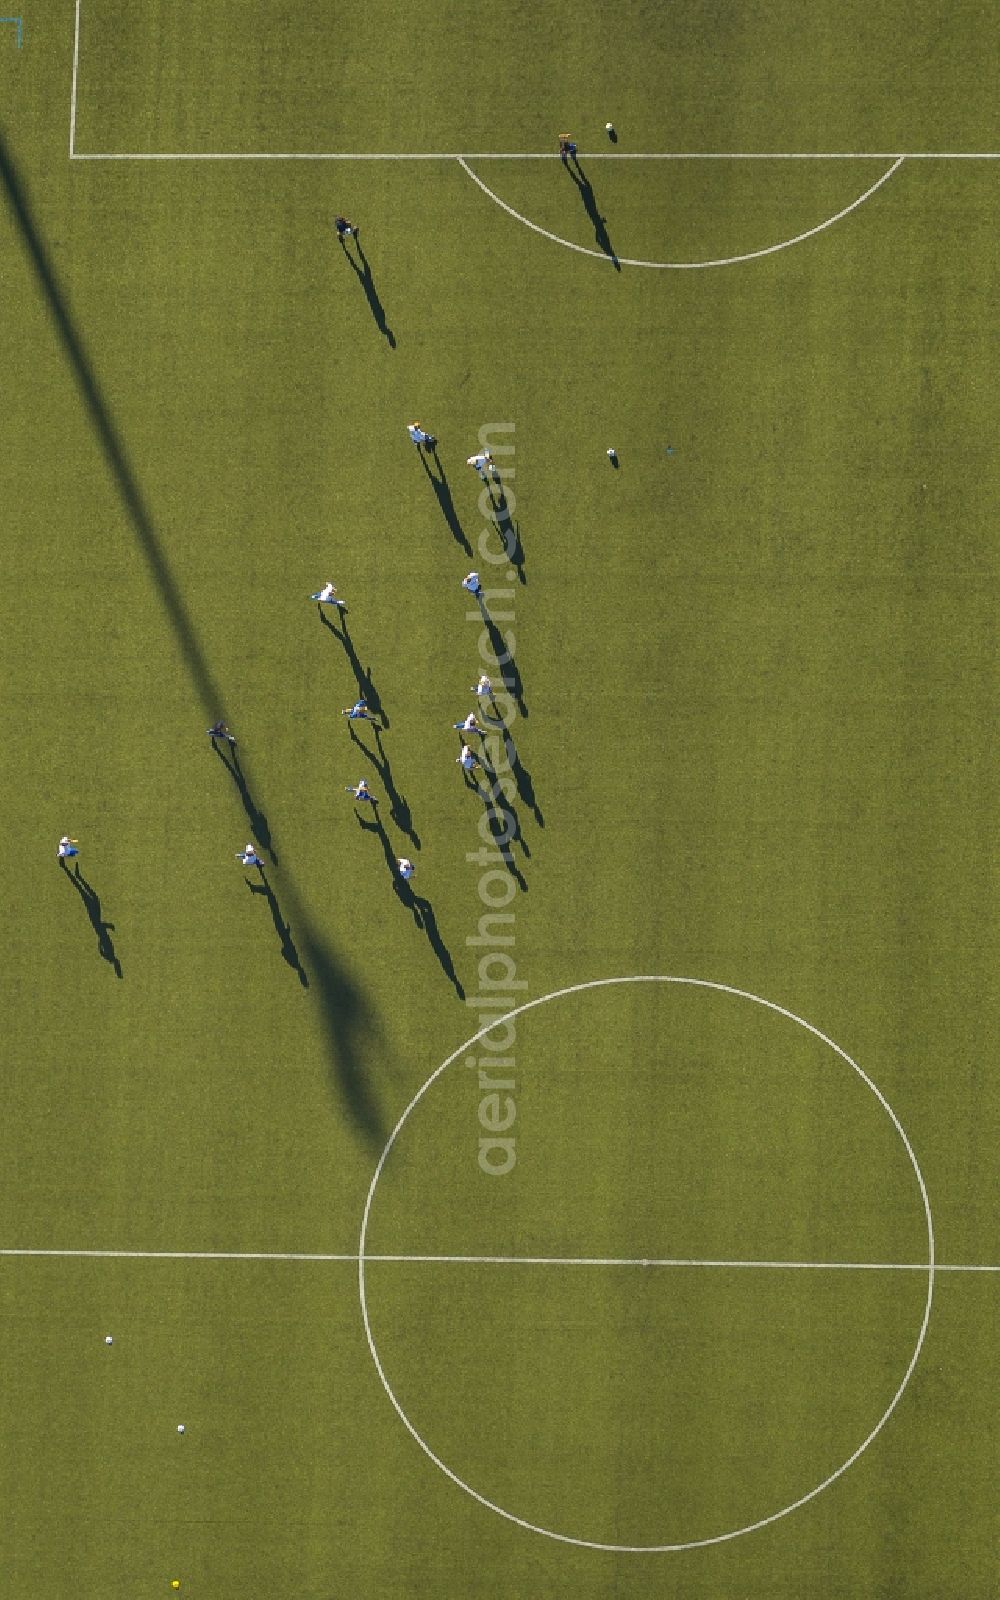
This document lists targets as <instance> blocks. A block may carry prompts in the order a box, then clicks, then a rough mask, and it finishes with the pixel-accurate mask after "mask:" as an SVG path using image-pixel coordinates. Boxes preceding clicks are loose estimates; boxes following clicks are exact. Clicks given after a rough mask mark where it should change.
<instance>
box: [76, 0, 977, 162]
mask: <svg viewBox="0 0 1000 1600" xmlns="http://www.w3.org/2000/svg"><path fill="white" fill-rule="evenodd" d="M77 17H78V18H79V0H78V6H77ZM73 89H74V108H75V93H76V77H75V73H74V81H73ZM74 114H75V110H74ZM897 156H898V152H897V151H895V150H843V151H837V150H646V151H638V150H590V151H586V150H585V151H583V152H582V153H581V160H583V161H895V160H896V159H897ZM70 158H71V160H73V161H559V160H561V159H562V158H561V157H560V155H559V152H558V151H555V150H383V151H373V150H90V151H78V150H75V149H72V150H71V151H70ZM898 158H899V159H900V160H902V161H1000V152H998V151H992V150H906V151H904V152H903V153H902V155H899V156H898Z"/></svg>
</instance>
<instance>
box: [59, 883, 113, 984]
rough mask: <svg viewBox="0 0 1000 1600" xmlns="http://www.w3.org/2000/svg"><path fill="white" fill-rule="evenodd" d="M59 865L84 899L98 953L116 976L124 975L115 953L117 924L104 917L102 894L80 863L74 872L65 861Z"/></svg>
mask: <svg viewBox="0 0 1000 1600" xmlns="http://www.w3.org/2000/svg"><path fill="white" fill-rule="evenodd" d="M59 865H60V866H61V867H62V870H63V871H64V872H65V874H66V876H67V878H68V879H69V881H70V883H71V884H72V885H73V888H74V889H75V890H76V892H77V894H78V895H79V896H80V899H81V900H82V901H83V904H84V908H85V910H86V913H87V916H88V917H89V918H90V926H91V927H92V928H93V930H94V933H95V935H96V936H97V953H98V955H99V956H101V957H102V958H103V959H104V960H105V961H107V962H108V963H109V965H110V966H112V967H114V969H115V977H116V978H121V977H124V973H123V972H122V964H121V962H120V961H119V959H118V956H117V955H116V953H115V942H114V940H113V939H112V937H111V935H112V933H113V932H114V927H115V925H114V923H113V922H108V921H107V920H106V919H105V918H104V917H102V915H101V897H100V895H99V894H98V892H97V890H96V889H95V888H94V886H93V884H90V883H88V882H87V880H86V878H85V877H84V876H83V873H82V872H81V871H80V868H79V865H77V866H76V867H75V868H74V870H73V871H72V872H70V870H69V867H68V866H67V865H66V863H65V861H60V862H59Z"/></svg>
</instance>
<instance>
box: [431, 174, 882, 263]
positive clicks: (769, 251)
mask: <svg viewBox="0 0 1000 1600" xmlns="http://www.w3.org/2000/svg"><path fill="white" fill-rule="evenodd" d="M905 160H906V157H905V156H897V157H896V159H895V160H894V161H893V163H892V166H891V167H889V168H888V170H887V171H885V172H883V174H882V176H881V177H880V178H877V179H876V181H875V182H874V183H873V184H871V185H870V186H869V187H868V188H867V189H866V190H865V191H864V193H863V194H859V195H858V197H857V199H856V200H852V201H851V203H850V205H848V206H844V207H843V209H842V210H840V211H837V212H835V213H834V215H833V216H832V217H827V218H826V220H825V221H824V222H819V223H817V224H816V226H815V227H814V228H807V229H806V231H805V232H804V233H797V234H796V235H795V237H794V238H792V239H782V240H780V241H779V242H778V243H777V244H769V245H765V246H764V248H763V249H762V250H747V251H746V252H744V254H742V255H738V256H722V257H720V259H719V260H717V261H640V260H633V259H630V258H629V257H628V256H615V257H614V258H612V257H611V256H609V255H608V254H607V252H606V251H604V250H592V249H590V247H589V246H588V245H582V244H574V243H573V241H572V240H571V239H563V238H562V237H561V236H560V235H559V234H558V233H550V232H549V230H548V228H540V227H539V225H538V223H537V222H532V221H531V219H530V217H525V216H522V215H521V213H520V211H515V210H514V207H513V206H509V205H508V204H507V202H506V200H501V199H500V196H499V195H498V194H494V192H493V190H492V189H490V188H489V187H488V186H487V185H486V184H485V183H484V182H483V180H482V178H480V177H479V176H478V175H477V174H476V173H475V172H473V170H472V168H471V167H470V166H469V165H468V163H467V162H466V160H465V158H464V157H463V156H459V158H458V164H459V166H460V167H461V168H462V170H463V172H465V173H467V174H468V176H469V177H470V178H471V179H472V181H473V183H475V184H477V185H478V187H479V188H480V189H482V191H483V193H484V194H485V195H488V196H489V198H490V199H491V200H492V201H493V202H494V204H495V205H498V206H499V207H500V209H501V210H502V211H506V212H507V214H508V216H511V217H513V218H514V219H515V220H516V221H517V222H522V223H523V224H524V226H525V227H526V228H531V230H532V231H533V232H534V233H540V234H541V235H542V237H543V238H545V239H551V240H552V241H553V243H554V244H561V245H564V246H565V248H566V249H567V250H576V251H578V253H579V254H580V255H584V256H596V258H597V260H598V261H606V262H608V263H609V265H610V263H611V262H612V259H614V260H615V261H617V262H618V263H619V264H620V265H621V266H623V267H655V268H659V269H661V270H666V271H676V272H684V271H691V270H692V269H694V268H695V267H732V266H736V265H737V264H738V263H739V262H742V261H756V260H758V259H759V258H760V257H761V256H770V255H774V253H775V252H776V251H777V250H788V249H790V248H791V246H792V245H795V244H801V243H802V242H803V240H805V239H811V238H812V237H813V236H814V235H815V234H817V233H822V232H823V230H824V228H832V227H833V224H834V223H835V222H840V221H841V219H842V218H843V217H846V216H849V215H850V213H851V212H852V211H856V210H857V209H858V207H859V206H862V205H864V203H865V201H866V200H870V199H871V197H872V195H873V194H874V193H875V191H876V189H881V187H882V185H883V184H884V183H887V182H888V180H889V179H890V178H891V177H892V175H893V173H894V172H897V171H898V170H899V168H900V167H901V166H902V164H903V162H904V161H905Z"/></svg>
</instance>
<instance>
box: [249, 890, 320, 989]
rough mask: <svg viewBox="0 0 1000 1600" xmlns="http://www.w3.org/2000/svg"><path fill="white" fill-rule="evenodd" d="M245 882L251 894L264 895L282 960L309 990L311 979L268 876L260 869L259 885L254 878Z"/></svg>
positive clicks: (304, 987)
mask: <svg viewBox="0 0 1000 1600" xmlns="http://www.w3.org/2000/svg"><path fill="white" fill-rule="evenodd" d="M243 882H244V883H245V884H246V886H247V888H248V889H249V890H250V893H251V894H262V895H264V896H265V898H266V900H267V904H268V909H269V910H270V913H271V920H272V922H273V923H274V931H275V933H276V934H277V935H278V938H279V940H280V941H281V958H282V960H283V961H287V962H288V965H289V966H290V967H291V969H292V971H293V972H294V973H295V975H296V976H297V978H298V980H299V982H300V983H301V985H302V987H303V989H308V987H309V979H308V978H307V977H306V973H305V969H304V968H303V965H302V962H301V961H300V960H299V952H298V951H297V950H296V948H295V940H294V939H293V938H292V929H291V925H290V924H289V923H287V922H286V921H285V919H284V917H283V916H282V915H281V907H280V906H279V904H278V897H277V895H276V894H275V892H274V890H273V889H272V888H271V885H270V884H269V883H268V881H267V875H266V874H265V872H264V869H263V867H261V869H260V882H259V883H254V881H253V879H252V878H244V879H243Z"/></svg>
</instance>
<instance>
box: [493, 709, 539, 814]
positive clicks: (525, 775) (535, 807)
mask: <svg viewBox="0 0 1000 1600" xmlns="http://www.w3.org/2000/svg"><path fill="white" fill-rule="evenodd" d="M503 747H504V752H505V754H506V756H507V761H508V763H509V765H510V770H511V775H512V777H513V779H514V782H515V783H516V784H517V792H518V796H519V798H520V799H521V800H523V801H524V804H525V805H526V806H527V807H528V810H529V811H530V812H531V814H532V816H533V817H534V819H535V821H536V822H537V823H538V826H539V827H540V828H544V826H545V818H544V817H543V815H542V808H541V806H540V805H539V804H538V801H537V800H536V798H535V786H534V784H533V783H532V781H531V773H530V772H529V771H528V769H527V767H526V766H525V765H524V762H523V761H522V760H521V757H520V755H519V754H518V749H517V745H516V744H515V743H514V737H513V735H512V733H511V731H510V729H509V728H508V727H506V726H505V727H504V730H503Z"/></svg>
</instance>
